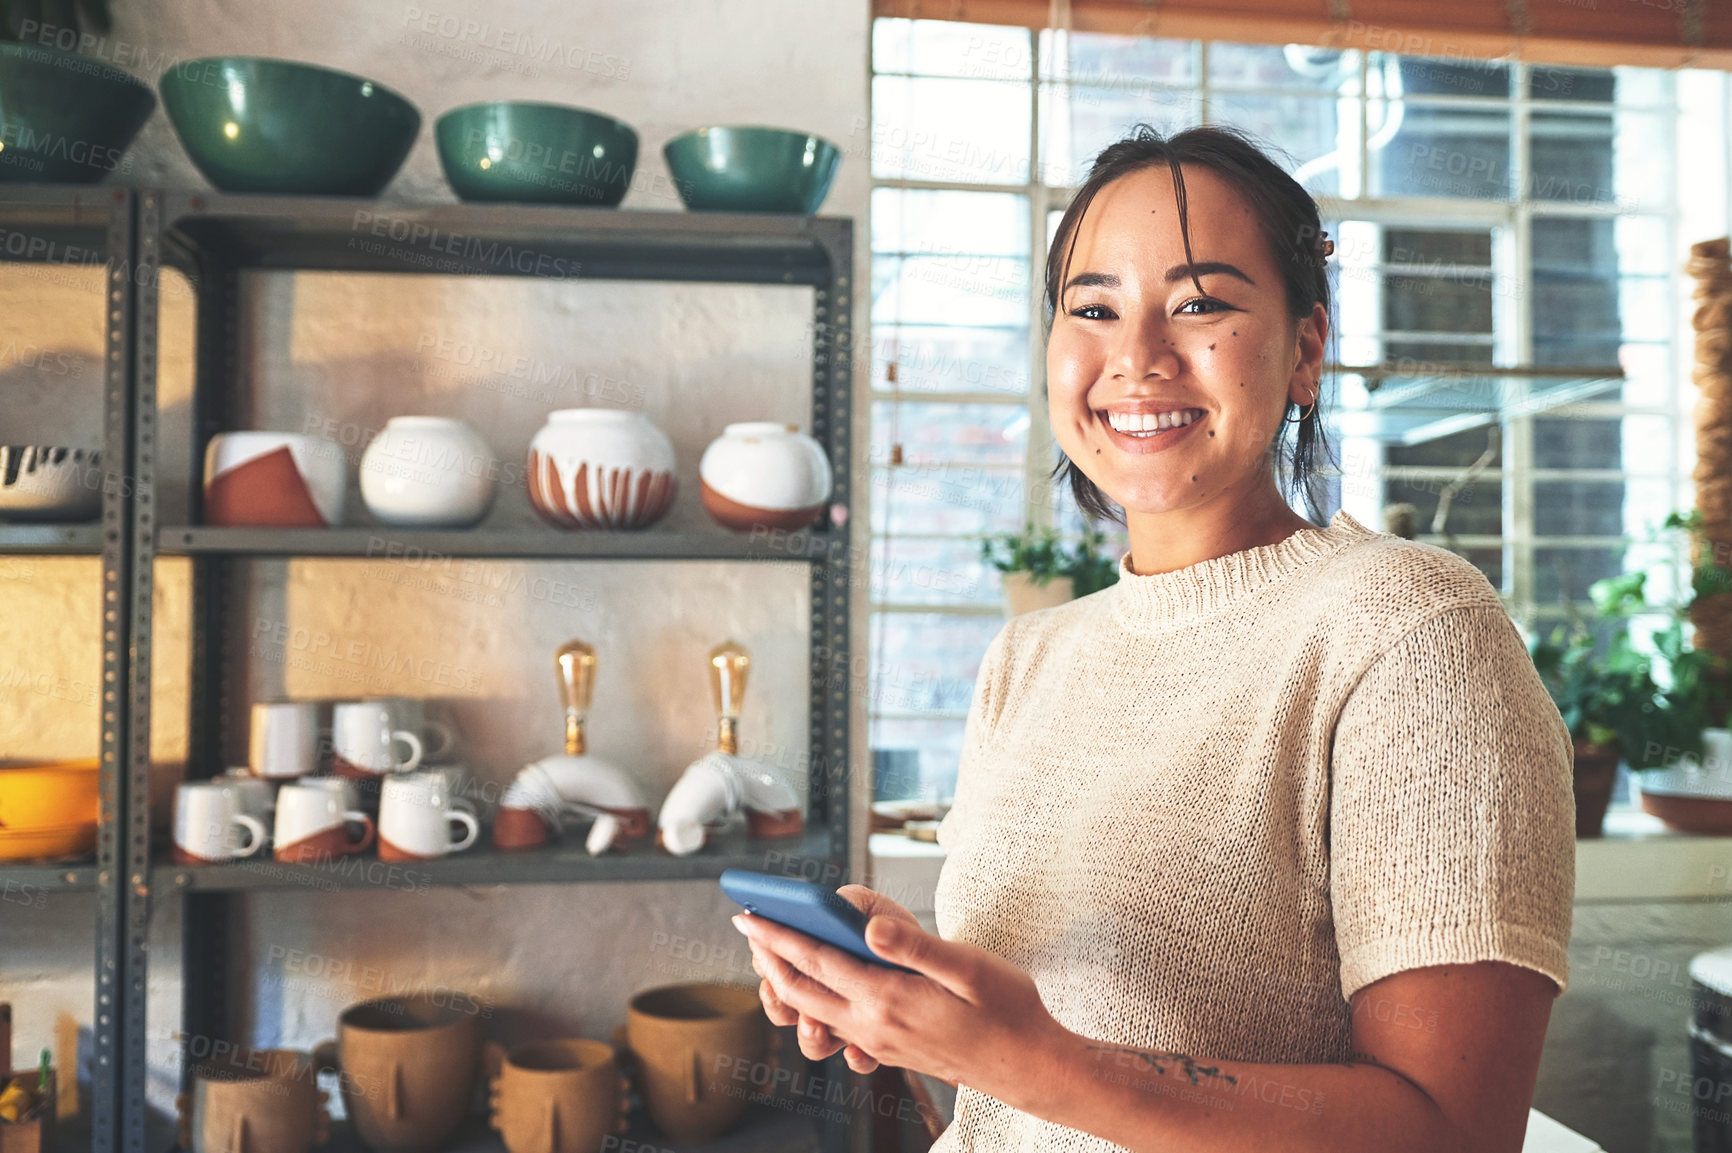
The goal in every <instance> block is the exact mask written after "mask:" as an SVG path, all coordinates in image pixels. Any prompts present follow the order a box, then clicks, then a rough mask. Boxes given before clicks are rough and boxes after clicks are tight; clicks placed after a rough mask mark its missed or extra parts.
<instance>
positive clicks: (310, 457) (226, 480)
mask: <svg viewBox="0 0 1732 1153" xmlns="http://www.w3.org/2000/svg"><path fill="white" fill-rule="evenodd" d="M347 474H348V469H347V467H346V462H345V461H344V459H343V450H342V449H341V448H340V447H338V446H337V445H335V444H332V443H331V442H330V441H327V440H318V439H316V438H314V437H310V436H302V435H300V434H299V433H293V432H221V433H218V434H217V435H215V436H213V437H211V438H210V443H209V444H207V445H206V446H205V453H204V500H205V522H206V523H207V524H227V525H242V524H244V525H270V526H273V527H284V528H325V527H329V526H332V525H340V524H342V523H343V495H344V493H345V492H346V491H347V488H348V475H347Z"/></svg>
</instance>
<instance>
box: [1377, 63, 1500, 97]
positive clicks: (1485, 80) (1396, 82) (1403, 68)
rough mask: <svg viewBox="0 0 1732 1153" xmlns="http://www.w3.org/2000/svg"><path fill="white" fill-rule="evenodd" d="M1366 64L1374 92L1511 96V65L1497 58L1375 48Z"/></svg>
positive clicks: (1389, 94)
mask: <svg viewBox="0 0 1732 1153" xmlns="http://www.w3.org/2000/svg"><path fill="white" fill-rule="evenodd" d="M1366 64H1367V68H1368V78H1369V80H1370V85H1371V91H1372V93H1373V94H1375V95H1383V96H1391V97H1394V96H1422V95H1446V96H1490V97H1502V98H1505V99H1507V98H1508V97H1509V65H1507V64H1502V63H1499V62H1497V61H1495V60H1472V59H1460V58H1453V57H1452V58H1447V59H1446V58H1442V57H1430V56H1398V55H1395V54H1392V53H1389V52H1373V53H1371V55H1370V59H1369V60H1367V62H1366Z"/></svg>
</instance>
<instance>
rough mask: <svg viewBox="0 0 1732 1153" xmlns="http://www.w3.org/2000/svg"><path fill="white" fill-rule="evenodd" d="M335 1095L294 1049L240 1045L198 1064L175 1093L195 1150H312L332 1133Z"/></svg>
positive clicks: (185, 1138)
mask: <svg viewBox="0 0 1732 1153" xmlns="http://www.w3.org/2000/svg"><path fill="white" fill-rule="evenodd" d="M328 1099H329V1095H328V1094H326V1093H325V1092H324V1091H322V1090H321V1089H320V1088H319V1087H318V1085H317V1083H316V1073H315V1071H314V1069H313V1062H312V1058H311V1057H310V1056H309V1055H308V1054H306V1053H303V1052H300V1051H298V1050H294V1049H251V1050H246V1049H242V1050H237V1051H235V1052H232V1053H229V1054H227V1055H226V1056H224V1057H222V1058H212V1059H210V1060H205V1061H200V1062H199V1063H198V1064H196V1065H194V1066H193V1074H192V1092H191V1093H182V1094H180V1095H179V1096H178V1097H176V1098H175V1107H176V1110H177V1112H178V1113H179V1120H180V1147H181V1148H182V1149H185V1150H187V1151H188V1153H307V1150H309V1149H311V1148H312V1147H313V1146H314V1145H315V1144H318V1145H322V1144H324V1142H325V1139H326V1138H327V1137H328V1136H329V1133H330V1124H331V1118H330V1114H329V1113H328V1112H327V1111H326V1109H325V1102H326V1101H327V1100H328Z"/></svg>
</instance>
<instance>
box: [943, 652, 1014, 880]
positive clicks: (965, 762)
mask: <svg viewBox="0 0 1732 1153" xmlns="http://www.w3.org/2000/svg"><path fill="white" fill-rule="evenodd" d="M1009 632H1010V627H1009V626H1008V625H1007V626H1006V627H1005V628H1002V629H1000V630H999V631H998V634H997V635H996V636H994V637H993V638H992V642H991V643H990V644H988V645H987V646H986V652H985V653H984V654H983V655H982V656H981V658H980V670H979V671H978V672H977V673H976V674H975V677H974V697H973V699H972V700H971V701H970V702H969V705H968V719H967V720H965V721H964V722H963V725H962V755H961V757H960V759H959V760H958V761H957V765H956V792H955V795H954V796H953V797H952V799H951V803H950V811H949V812H948V813H946V814H945V815H944V819H943V820H942V821H940V822H938V830H937V837H938V847H939V848H941V849H943V850H944V851H945V852H949V851H951V849H952V848H954V847H955V844H956V840H957V838H958V837H960V836H961V835H962V829H963V825H964V823H965V822H967V820H968V819H969V812H970V807H971V805H972V804H973V794H974V789H975V787H977V785H978V782H977V781H976V780H975V777H976V775H977V773H978V771H979V762H980V756H981V752H982V751H983V750H984V749H985V748H986V742H987V740H988V739H989V738H990V735H991V732H992V728H993V726H994V724H996V723H997V720H998V714H999V710H1000V709H1002V708H1003V706H1004V650H1005V643H1006V641H1005V637H1006V635H1007V634H1008V633H1009Z"/></svg>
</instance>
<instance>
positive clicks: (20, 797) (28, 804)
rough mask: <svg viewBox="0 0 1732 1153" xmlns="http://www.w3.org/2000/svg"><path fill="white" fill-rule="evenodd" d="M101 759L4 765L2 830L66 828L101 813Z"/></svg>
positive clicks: (0, 797)
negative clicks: (98, 797) (98, 762)
mask: <svg viewBox="0 0 1732 1153" xmlns="http://www.w3.org/2000/svg"><path fill="white" fill-rule="evenodd" d="M97 768H98V765H97V761H96V759H95V758H94V757H92V758H91V759H89V760H84V761H62V762H60V763H58V764H35V765H16V766H0V831H10V832H21V831H24V830H29V829H45V828H64V827H66V826H68V825H83V824H89V823H92V822H94V821H95V820H96V816H97V787H96V782H97V775H98V774H97Z"/></svg>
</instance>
